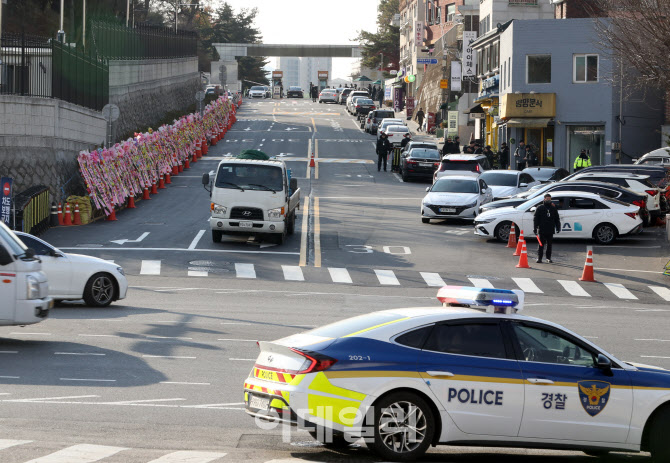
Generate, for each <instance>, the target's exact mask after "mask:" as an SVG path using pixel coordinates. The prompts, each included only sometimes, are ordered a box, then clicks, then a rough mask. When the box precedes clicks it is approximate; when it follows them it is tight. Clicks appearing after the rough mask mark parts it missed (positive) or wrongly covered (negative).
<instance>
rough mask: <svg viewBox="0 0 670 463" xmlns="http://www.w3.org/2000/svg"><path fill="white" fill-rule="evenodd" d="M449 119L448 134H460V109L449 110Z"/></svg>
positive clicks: (451, 135)
mask: <svg viewBox="0 0 670 463" xmlns="http://www.w3.org/2000/svg"><path fill="white" fill-rule="evenodd" d="M447 121H448V126H447V136H448V137H452V138H453V137H456V136H458V111H449V113H448V114H447Z"/></svg>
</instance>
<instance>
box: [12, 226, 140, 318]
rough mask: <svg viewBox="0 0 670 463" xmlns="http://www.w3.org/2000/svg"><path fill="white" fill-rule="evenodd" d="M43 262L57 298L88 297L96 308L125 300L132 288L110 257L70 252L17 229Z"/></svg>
mask: <svg viewBox="0 0 670 463" xmlns="http://www.w3.org/2000/svg"><path fill="white" fill-rule="evenodd" d="M15 233H16V236H18V237H19V239H20V240H21V241H23V243H24V244H25V245H26V246H27V247H29V248H32V249H33V250H34V251H35V255H36V256H39V258H40V260H41V261H42V271H43V272H44V273H46V275H47V279H48V282H49V296H51V297H52V298H53V299H54V300H55V301H58V300H61V301H62V300H75V299H84V301H85V302H86V304H87V305H89V306H92V307H106V306H108V305H109V304H111V303H112V302H113V301H117V300H119V299H125V297H126V292H127V291H128V281H127V280H126V276H125V273H124V271H123V268H122V267H120V266H118V265H117V264H115V263H112V262H109V261H107V260H103V259H98V258H97V257H91V256H83V255H81V254H66V253H64V252H62V251H60V250H59V249H58V248H55V247H53V246H51V245H50V244H49V243H47V242H46V241H43V240H41V239H39V238H37V237H35V236H33V235H29V234H27V233H22V232H15Z"/></svg>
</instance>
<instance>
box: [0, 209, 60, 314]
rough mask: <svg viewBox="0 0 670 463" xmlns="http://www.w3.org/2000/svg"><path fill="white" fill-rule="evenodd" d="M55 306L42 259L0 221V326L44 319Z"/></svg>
mask: <svg viewBox="0 0 670 463" xmlns="http://www.w3.org/2000/svg"><path fill="white" fill-rule="evenodd" d="M52 307H53V299H52V298H51V297H49V286H48V284H47V276H46V275H45V274H44V272H43V271H42V262H41V261H40V260H39V259H37V258H36V257H35V254H34V251H33V250H32V249H29V248H26V246H25V245H24V244H23V242H22V241H21V240H20V239H18V238H17V236H16V235H15V234H14V233H13V232H12V231H11V230H10V229H9V228H7V227H6V226H5V224H3V223H1V222H0V326H10V325H31V324H33V323H38V322H41V321H42V320H44V319H45V318H46V317H47V316H48V315H49V310H50V309H51V308H52Z"/></svg>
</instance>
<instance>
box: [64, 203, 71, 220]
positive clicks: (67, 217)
mask: <svg viewBox="0 0 670 463" xmlns="http://www.w3.org/2000/svg"><path fill="white" fill-rule="evenodd" d="M63 225H72V213H71V212H70V203H65V217H63Z"/></svg>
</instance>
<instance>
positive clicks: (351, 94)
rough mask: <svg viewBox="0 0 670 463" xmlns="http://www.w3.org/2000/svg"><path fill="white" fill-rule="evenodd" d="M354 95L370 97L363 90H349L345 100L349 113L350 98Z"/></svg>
mask: <svg viewBox="0 0 670 463" xmlns="http://www.w3.org/2000/svg"><path fill="white" fill-rule="evenodd" d="M355 96H364V97H365V98H370V95H369V94H368V92H367V91H365V90H354V91H352V92H350V93H349V95H348V96H347V102H346V107H347V111H349V114H351V113H352V111H351V100H352V98H353V97H355Z"/></svg>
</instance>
